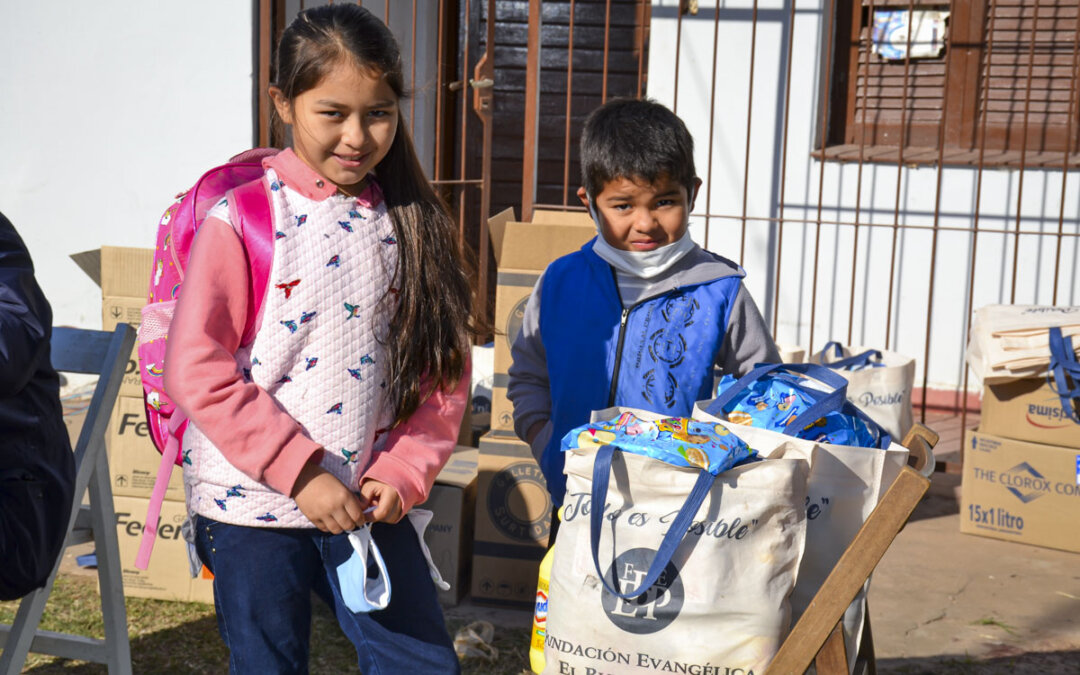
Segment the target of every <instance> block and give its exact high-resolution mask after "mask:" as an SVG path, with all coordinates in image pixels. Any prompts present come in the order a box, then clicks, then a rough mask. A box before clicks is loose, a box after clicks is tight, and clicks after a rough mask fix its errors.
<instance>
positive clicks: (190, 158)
mask: <svg viewBox="0 0 1080 675" xmlns="http://www.w3.org/2000/svg"><path fill="white" fill-rule="evenodd" d="M252 8H253V5H252V3H251V2H244V1H230V2H217V1H214V0H184V1H183V2H135V1H134V0H103V1H101V2H75V1H74V0H58V1H56V2H26V1H20V0H0V64H2V67H0V157H2V161H0V211H3V213H4V214H5V215H7V217H8V218H9V219H10V220H11V221H12V222H13V223H15V226H16V228H18V230H19V232H20V233H21V234H22V236H23V238H24V239H25V240H26V242H27V245H28V246H29V248H30V252H31V254H32V256H33V257H34V261H35V264H36V267H37V273H38V278H39V280H40V282H41V285H42V286H43V287H44V289H45V293H46V294H47V295H48V297H49V299H50V301H51V302H52V306H53V312H54V315H55V323H57V324H69V325H76V326H81V327H91V328H92V327H99V326H100V323H101V317H100V313H101V302H100V291H99V290H98V288H97V286H95V285H94V283H93V282H92V281H90V280H89V279H88V278H87V277H86V275H85V274H83V272H82V271H81V270H80V269H79V268H78V267H76V266H75V264H74V263H73V262H71V261H70V260H69V259H68V255H69V254H71V253H75V252H78V251H83V250H87V249H92V248H96V247H98V246H101V245H102V244H108V245H114V246H146V247H149V246H153V235H154V232H155V229H156V226H157V219H158V217H159V216H160V215H161V212H162V211H163V210H164V208H165V207H166V206H167V205H168V204H169V203H170V202H171V200H172V198H173V196H174V195H175V194H176V192H177V191H179V190H181V189H184V188H186V187H188V186H189V185H190V184H191V183H192V182H194V180H195V178H197V177H198V176H199V174H200V173H201V171H202V170H204V169H205V168H208V167H210V166H212V165H214V164H215V163H220V161H222V160H224V159H226V158H227V157H228V156H229V155H230V154H232V153H234V152H238V151H240V150H243V149H246V148H248V147H250V146H251V144H252V112H251V110H252V106H251V100H252Z"/></svg>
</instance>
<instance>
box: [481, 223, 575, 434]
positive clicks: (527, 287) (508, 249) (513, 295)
mask: <svg viewBox="0 0 1080 675" xmlns="http://www.w3.org/2000/svg"><path fill="white" fill-rule="evenodd" d="M513 218H514V212H513V210H512V209H506V210H505V211H503V212H502V213H499V214H497V215H495V216H494V217H492V218H491V219H489V220H488V231H489V232H490V233H491V245H492V251H493V252H494V254H495V263H496V265H497V266H498V276H497V286H496V288H495V319H494V325H495V329H496V330H497V331H498V332H499V334H497V335H496V336H495V366H494V381H493V385H492V390H491V428H492V429H497V430H506V429H512V428H513V406H512V405H511V404H510V402H509V401H508V400H507V398H506V373H507V369H508V368H509V367H510V361H511V359H510V346H511V345H512V344H513V343H514V340H515V339H516V338H517V336H518V333H520V332H521V321H522V319H523V318H524V316H525V304H526V303H527V302H528V301H529V296H530V295H532V289H533V286H535V285H536V280H537V279H539V278H540V273H541V272H543V271H544V269H545V268H546V267H547V266H548V263H550V262H551V261H553V260H555V259H556V258H559V257H561V256H564V255H566V254H567V253H573V252H574V251H576V250H578V249H579V248H581V247H582V245H583V244H585V242H587V241H589V240H590V239H592V238H593V237H594V236H596V227H595V226H594V225H593V222H592V220H591V219H590V218H589V217H588V214H585V213H581V212H573V211H537V212H536V213H534V215H533V218H534V220H533V222H531V223H519V222H515V221H514V220H513Z"/></svg>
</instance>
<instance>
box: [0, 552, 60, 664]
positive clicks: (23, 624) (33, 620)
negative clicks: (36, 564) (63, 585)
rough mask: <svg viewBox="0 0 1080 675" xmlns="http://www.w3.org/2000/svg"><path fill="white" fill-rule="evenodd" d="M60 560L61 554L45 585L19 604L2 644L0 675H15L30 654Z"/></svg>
mask: <svg viewBox="0 0 1080 675" xmlns="http://www.w3.org/2000/svg"><path fill="white" fill-rule="evenodd" d="M62 558H63V553H62V552H61V554H60V556H58V557H57V560H56V565H55V566H54V567H53V571H52V574H50V575H49V578H48V580H46V581H45V585H44V586H42V587H41V588H38V589H36V590H34V591H32V592H31V593H30V594H29V595H27V596H26V597H24V598H23V599H22V601H21V602H19V609H18V611H16V613H15V621H14V623H12V624H11V631H10V632H9V633H8V634H7V640H6V641H5V642H4V643H3V647H4V651H3V652H2V653H0V675H17V674H18V673H19V672H20V671H21V670H22V667H23V664H24V663H26V656H27V654H29V653H30V645H31V643H33V641H34V636H35V634H36V633H37V626H38V623H39V622H40V621H41V615H42V614H44V613H45V603H46V602H47V601H48V599H49V594H50V593H51V592H52V588H53V582H54V581H55V580H56V573H57V572H58V571H59V570H60V560H61V559H62Z"/></svg>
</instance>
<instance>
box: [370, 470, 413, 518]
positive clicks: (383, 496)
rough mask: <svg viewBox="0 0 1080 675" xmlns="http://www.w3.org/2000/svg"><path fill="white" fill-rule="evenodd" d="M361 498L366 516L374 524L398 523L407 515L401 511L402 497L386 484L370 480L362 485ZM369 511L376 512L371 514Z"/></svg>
mask: <svg viewBox="0 0 1080 675" xmlns="http://www.w3.org/2000/svg"><path fill="white" fill-rule="evenodd" d="M360 496H361V498H362V499H363V502H362V503H363V507H364V515H365V516H366V517H367V519H368V520H369V521H371V522H373V523H377V522H380V521H386V522H388V523H396V522H398V521H399V520H401V518H402V517H403V516H404V515H405V513H404V511H402V509H401V495H399V494H398V491H397V490H395V489H394V488H392V487H390V486H389V485H387V484H386V483H383V482H380V481H377V480H375V479H373V478H369V479H367V480H365V481H364V482H363V483H362V484H361V485H360ZM368 509H374V510H372V511H371V512H370V513H369V512H368Z"/></svg>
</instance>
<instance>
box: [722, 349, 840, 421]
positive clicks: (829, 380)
mask: <svg viewBox="0 0 1080 675" xmlns="http://www.w3.org/2000/svg"><path fill="white" fill-rule="evenodd" d="M774 370H784V371H787V372H789V373H799V374H802V375H806V376H808V377H812V378H814V379H815V380H818V381H819V382H822V383H824V384H827V385H829V386H830V387H833V389H834V391H833V393H834V394H835V393H836V392H840V394H839V396H837V397H832V398H830V401H832V402H833V403H836V404H838V405H842V404H843V400H844V399H845V398H846V397H847V385H848V381H847V379H845V378H844V376H843V375H839V374H837V373H835V372H833V371H832V370H830V369H829V368H826V367H825V366H819V365H818V364H816V363H762V364H758V365H757V366H755V367H754V369H753V370H751V371H750V372H749V373H747V374H746V375H743V376H742V377H740V378H739V379H738V380H737V381H736V382H735V383H734V384H732V385H731V386H730V387H728V388H727V389H725V390H724V392H723V393H722V394H720V395H719V396H717V397H716V398H715V399H713V400H712V402H711V403H710V404H709V406H708V407H707V408H706V409H705V412H707V413H709V414H710V415H713V416H716V417H723V416H724V414H725V413H727V412H730V411H728V410H726V409H725V408H727V406H728V404H729V403H731V402H732V401H733V400H735V397H736V396H738V395H739V394H741V393H743V392H745V391H746V390H747V389H749V388H750V387H751V386H752V385H753V384H754V383H755V382H757V381H758V380H760V379H761V378H763V377H765V376H766V375H768V374H769V373H771V372H773V371H774ZM815 393H819V394H825V393H827V392H815ZM826 398H828V397H826ZM823 400H824V399H823ZM810 410H813V406H811V407H810V408H809V409H807V412H809V411H810ZM833 410H839V407H836V408H833ZM825 412H830V411H829V410H826V411H825ZM803 414H804V415H805V414H806V413H803ZM823 414H825V413H821V414H819V415H818V417H821V416H822V415H823ZM799 417H802V415H800V416H799ZM818 417H815V418H814V419H812V420H810V422H813V421H815V420H817V419H818ZM796 419H798V418H796ZM807 424H809V422H807ZM788 426H789V427H790V426H794V424H789V425H788ZM803 426H805V425H803ZM800 428H801V427H800Z"/></svg>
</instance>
